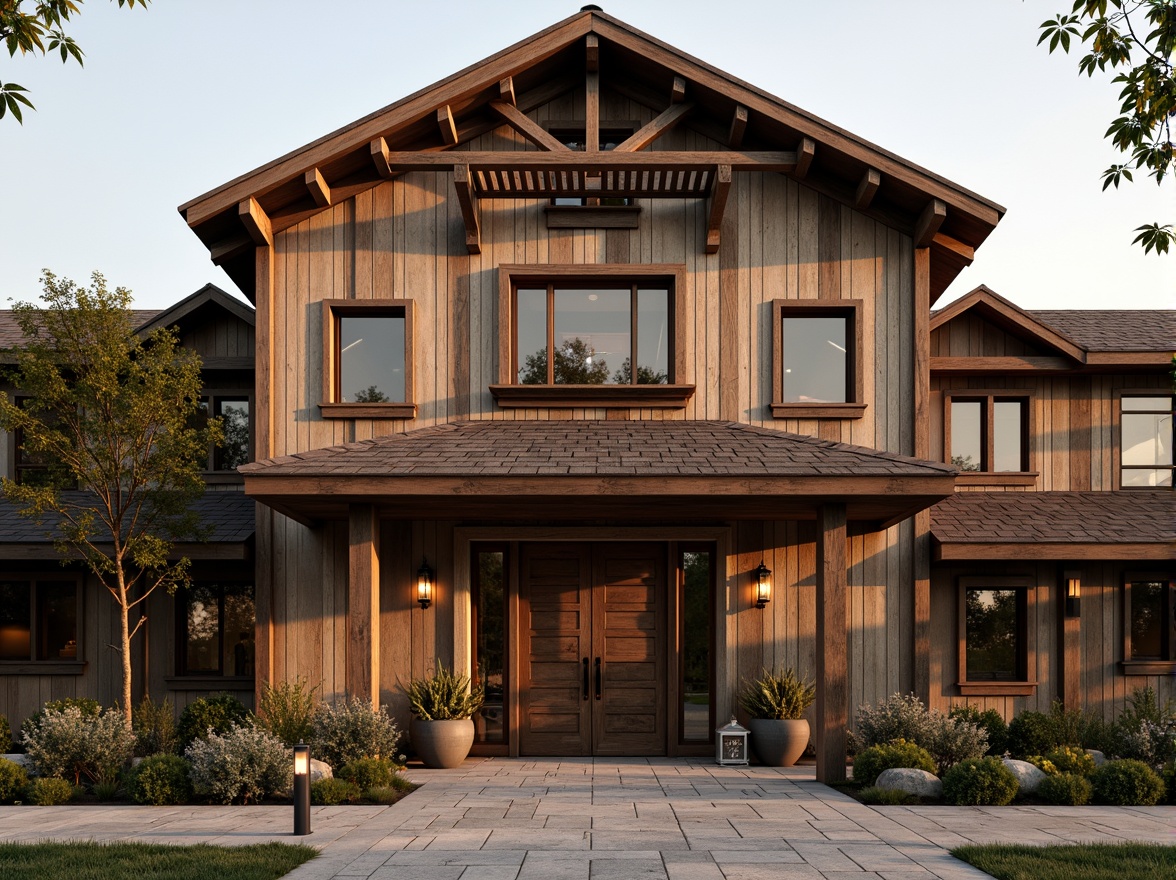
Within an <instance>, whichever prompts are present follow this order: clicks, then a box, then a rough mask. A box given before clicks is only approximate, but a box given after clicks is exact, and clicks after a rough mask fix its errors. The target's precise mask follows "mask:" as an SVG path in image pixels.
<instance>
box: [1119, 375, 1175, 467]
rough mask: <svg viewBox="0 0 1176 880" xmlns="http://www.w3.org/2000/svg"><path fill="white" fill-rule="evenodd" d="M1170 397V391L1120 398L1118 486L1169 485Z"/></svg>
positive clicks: (1173, 399) (1171, 426)
mask: <svg viewBox="0 0 1176 880" xmlns="http://www.w3.org/2000/svg"><path fill="white" fill-rule="evenodd" d="M1173 401H1176V397H1173V396H1172V395H1170V394H1154V395H1147V396H1144V395H1137V394H1124V395H1123V396H1122V397H1120V398H1119V436H1120V447H1119V464H1120V471H1119V485H1120V487H1121V488H1123V489H1155V488H1171V487H1172V469H1173V458H1172V447H1173V420H1172V414H1173Z"/></svg>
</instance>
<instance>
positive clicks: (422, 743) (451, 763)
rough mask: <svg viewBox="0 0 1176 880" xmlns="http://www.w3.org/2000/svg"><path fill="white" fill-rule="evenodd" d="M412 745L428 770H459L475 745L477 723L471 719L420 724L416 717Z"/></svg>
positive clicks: (410, 728)
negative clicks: (430, 768) (475, 725)
mask: <svg viewBox="0 0 1176 880" xmlns="http://www.w3.org/2000/svg"><path fill="white" fill-rule="evenodd" d="M409 730H410V732H411V734H412V745H413V748H415V749H416V752H417V754H418V755H420V756H421V760H422V761H424V762H425V766H426V767H432V768H434V769H438V770H451V769H453V768H454V767H460V766H461V762H462V761H464V760H465V759H466V755H468V754H469V753H470V746H472V745H473V744H474V722H473V720H472V719H470V718H462V719H460V720H457V721H421V720H420V719H419V718H414V719H413V720H412V722H411V724H410V725H409Z"/></svg>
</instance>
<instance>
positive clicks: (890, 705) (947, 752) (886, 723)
mask: <svg viewBox="0 0 1176 880" xmlns="http://www.w3.org/2000/svg"><path fill="white" fill-rule="evenodd" d="M899 739H901V740H905V741H907V742H909V743H914V744H915V745H917V746H919V747H921V748H924V749H926V750H927V751H928V752H929V753H930V754H931V758H932V760H933V761H934V762H935V768H933V769H938V771H939V772H940V773H943V772H944V771H945V770H946V769H947V768H948V767H951V766H952V765H954V764H957V763H959V762H960V761H962V760H964V759H965V758H979V757H981V756H982V755H984V753H985V752H986V751H987V750H988V734H987V733H986V732H985V730H984V728H983V726H982V725H981V724H978V723H973V722H972V721H970V720H968V719H967V718H964V717H960V716H956V717H952V716H949V715H944V714H943V713H942V712H938V711H934V710H928V709H927V707H926V706H924V705H923V702H922V701H921V700H920V699H919V698H918V697H916V696H915V695H914V694H906V695H903V694H894V695H892V696H890V697H888V698H887V699H885V700H883V701H882V702H881V703H879V704H878V706H876V707H872V706H863V707H862V708H860V709H859V710H858V715H857V735H856V736H855V737H854V740H855V744H856V745H857V747H858V748H859V749H862V748H868V747H870V746H877V745H884V744H886V743H890V742H893V741H894V740H899Z"/></svg>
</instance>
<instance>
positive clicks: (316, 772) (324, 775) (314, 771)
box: [310, 758, 335, 782]
mask: <svg viewBox="0 0 1176 880" xmlns="http://www.w3.org/2000/svg"><path fill="white" fill-rule="evenodd" d="M334 775H335V774H334V773H333V772H332V771H331V765H330V764H328V763H327V762H326V761H320V760H318V759H317V758H311V759H310V781H311V782H318V781H319V780H320V779H331V778H333V777H334Z"/></svg>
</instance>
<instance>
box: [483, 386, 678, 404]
mask: <svg viewBox="0 0 1176 880" xmlns="http://www.w3.org/2000/svg"><path fill="white" fill-rule="evenodd" d="M490 393H491V394H492V395H493V396H494V401H495V403H497V404H498V405H499V406H500V407H502V408H503V409H517V408H519V407H541V406H546V407H554V408H557V409H573V408H577V407H585V408H589V409H594V408H603V409H628V408H630V407H636V408H648V409H685V408H686V402H687V401H688V400H690V398H691V397H693V396H694V386H693V385H491V386H490Z"/></svg>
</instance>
